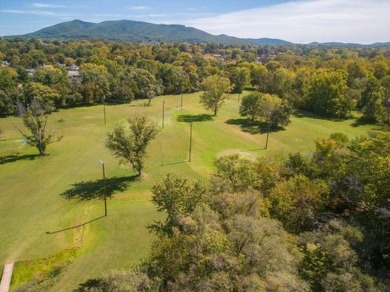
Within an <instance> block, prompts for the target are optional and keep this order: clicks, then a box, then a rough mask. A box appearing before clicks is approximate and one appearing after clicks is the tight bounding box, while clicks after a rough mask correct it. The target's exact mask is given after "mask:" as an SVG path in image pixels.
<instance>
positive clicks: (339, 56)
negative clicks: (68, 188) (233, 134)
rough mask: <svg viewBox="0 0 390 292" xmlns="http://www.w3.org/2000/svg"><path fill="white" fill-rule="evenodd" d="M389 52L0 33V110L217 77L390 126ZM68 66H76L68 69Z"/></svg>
mask: <svg viewBox="0 0 390 292" xmlns="http://www.w3.org/2000/svg"><path fill="white" fill-rule="evenodd" d="M389 56H390V49H389V47H366V46H361V47H328V46H318V45H286V46H253V45H247V46H239V47H238V46H236V47H235V46H223V45H218V44H192V45H190V44H187V43H177V44H170V43H160V44H133V43H122V42H109V41H98V40H96V41H92V40H83V41H62V42H60V41H51V42H50V41H45V42H44V41H41V40H39V39H30V40H23V39H17V38H16V39H4V38H1V39H0V62H1V67H0V115H3V116H5V115H12V114H15V113H16V108H17V103H18V101H19V102H21V103H22V104H24V105H25V106H27V105H28V104H29V103H30V102H31V101H32V100H34V99H39V100H41V101H43V102H45V103H46V104H47V105H50V106H52V107H54V108H61V107H72V106H77V105H92V104H97V103H102V102H104V101H105V102H118V103H122V102H131V101H132V100H134V99H143V98H144V99H148V100H149V103H150V101H151V100H152V98H153V97H154V96H156V95H161V94H180V93H189V92H196V91H200V90H202V89H204V85H205V84H207V78H209V77H210V76H213V75H216V76H219V78H227V79H229V81H230V84H231V85H232V87H231V88H230V92H232V93H239V94H240V93H242V92H243V90H244V89H246V88H252V89H254V90H257V91H259V92H261V93H262V94H270V95H272V96H275V97H277V98H280V99H281V100H282V101H283V104H284V105H288V106H290V107H291V108H293V109H302V110H306V111H309V112H312V113H314V114H317V115H321V116H326V117H332V118H340V119H342V118H347V117H349V116H350V115H351V112H352V111H353V110H358V111H361V112H362V113H363V119H365V120H367V121H370V122H375V123H380V124H389V123H390V58H389ZM71 66H77V67H78V69H77V74H75V75H72V74H69V75H68V70H69V69H70V67H71ZM32 70H34V71H32ZM221 80H224V79H221ZM202 84H203V86H202ZM209 107H210V105H209ZM213 111H215V107H214V109H213Z"/></svg>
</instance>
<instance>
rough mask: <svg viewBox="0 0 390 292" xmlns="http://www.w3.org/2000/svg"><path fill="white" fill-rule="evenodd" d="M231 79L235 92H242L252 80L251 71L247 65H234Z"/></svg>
mask: <svg viewBox="0 0 390 292" xmlns="http://www.w3.org/2000/svg"><path fill="white" fill-rule="evenodd" d="M230 81H231V82H232V84H233V90H232V92H233V93H242V91H243V90H244V87H245V86H247V85H248V84H249V82H250V71H249V69H248V68H246V67H234V68H233V69H232V70H231V72H230Z"/></svg>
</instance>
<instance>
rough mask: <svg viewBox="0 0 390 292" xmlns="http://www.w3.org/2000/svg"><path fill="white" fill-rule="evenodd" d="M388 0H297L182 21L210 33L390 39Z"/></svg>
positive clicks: (301, 38)
mask: <svg viewBox="0 0 390 292" xmlns="http://www.w3.org/2000/svg"><path fill="white" fill-rule="evenodd" d="M389 15H390V1H388V0H370V1H368V0H298V1H291V2H287V3H284V4H278V5H272V6H268V7H262V8H255V9H249V10H243V11H238V12H233V13H228V14H223V15H219V16H213V17H205V18H198V19H192V20H188V21H186V22H185V24H186V25H190V26H193V27H196V28H199V29H202V30H205V31H207V32H210V33H213V34H228V35H232V36H237V37H251V38H260V37H269V38H281V39H285V40H288V41H292V42H297V43H308V42H312V41H320V42H326V41H342V42H358V43H372V42H377V41H390V30H389V27H390V17H389Z"/></svg>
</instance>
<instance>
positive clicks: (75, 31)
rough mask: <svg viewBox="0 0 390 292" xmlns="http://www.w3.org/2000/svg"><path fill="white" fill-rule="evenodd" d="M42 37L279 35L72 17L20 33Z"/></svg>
mask: <svg viewBox="0 0 390 292" xmlns="http://www.w3.org/2000/svg"><path fill="white" fill-rule="evenodd" d="M22 37H27V38H31V37H35V38H46V39H62V40H65V39H107V40H117V41H126V42H188V43H210V42H214V43H222V44H263V45H282V44H288V43H289V42H287V41H284V40H279V39H269V38H261V39H240V38H235V37H231V36H227V35H218V36H216V35H212V34H209V33H207V32H204V31H202V30H199V29H196V28H193V27H186V26H184V25H176V24H175V25H166V24H152V23H147V22H141V21H131V20H118V21H104V22H101V23H91V22H84V21H81V20H73V21H69V22H63V23H59V24H56V25H54V26H50V27H47V28H44V29H41V30H39V31H36V32H33V33H29V34H26V35H23V36H22Z"/></svg>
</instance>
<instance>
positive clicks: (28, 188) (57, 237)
mask: <svg viewBox="0 0 390 292" xmlns="http://www.w3.org/2000/svg"><path fill="white" fill-rule="evenodd" d="M163 100H165V109H166V111H165V123H164V129H161V132H160V133H159V135H158V136H157V138H156V139H155V140H154V141H153V142H152V143H151V145H150V147H149V154H150V156H149V159H148V161H147V166H146V168H145V170H144V176H143V178H142V180H141V181H128V180H127V181H126V182H128V184H127V185H126V188H125V189H118V191H117V192H116V193H115V194H114V195H113V197H112V198H111V199H109V200H108V216H107V217H102V215H103V214H104V208H103V201H101V200H97V199H93V200H81V199H79V198H78V196H75V197H76V198H74V199H68V198H66V197H65V196H64V195H63V193H64V192H68V193H75V192H76V189H75V188H74V185H75V184H79V185H80V184H81V185H82V186H84V187H85V188H86V189H87V190H88V187H92V188H93V186H94V185H96V183H97V182H99V181H100V180H101V179H102V168H101V165H100V163H99V160H103V161H104V162H105V167H106V176H107V179H109V180H111V181H116V182H122V183H123V181H124V180H123V179H121V178H123V177H130V176H132V175H134V172H132V171H130V169H129V168H128V167H127V166H124V165H118V162H117V160H116V159H114V158H113V157H112V156H111V155H110V153H109V152H108V150H107V149H105V147H104V140H105V137H106V134H107V132H109V131H110V130H112V128H113V127H114V126H115V125H118V124H124V123H125V119H126V118H127V117H128V116H130V115H132V114H134V113H142V114H146V115H148V116H149V117H151V118H152V119H153V120H154V121H155V122H156V123H158V124H159V125H161V124H162V119H161V116H162V101H163ZM179 104H180V96H161V97H158V98H155V99H154V100H153V101H152V105H151V106H150V107H145V106H144V101H136V102H134V103H132V104H130V105H129V104H125V105H110V106H106V112H107V125H106V126H104V121H103V106H93V107H80V108H74V109H63V110H60V111H59V112H55V113H53V114H52V115H51V116H50V118H49V124H48V129H49V130H50V131H51V132H52V133H53V134H54V135H55V136H63V138H62V139H61V140H60V141H59V142H55V143H53V144H50V145H49V146H48V148H47V153H48V154H49V155H47V156H45V157H38V156H37V155H36V153H37V150H36V149H34V148H32V147H29V146H27V145H25V144H24V143H23V140H22V137H21V135H20V133H19V132H18V131H17V130H16V129H15V127H14V125H13V124H16V125H18V126H19V127H22V125H21V121H20V119H18V118H16V117H9V118H3V119H0V129H1V130H2V136H1V137H0V139H1V141H0V188H1V189H0V190H1V191H0V214H1V215H0V226H1V227H0V240H1V241H0V264H1V265H2V264H4V263H7V262H11V261H15V262H20V261H31V260H37V263H38V262H39V263H40V264H41V263H42V261H39V260H41V259H44V258H50V257H52V256H54V255H56V254H58V253H61V252H62V251H64V250H67V249H75V250H76V254H77V256H76V257H75V258H74V259H72V262H71V264H69V265H67V266H66V267H65V268H63V270H62V272H61V273H60V275H59V276H58V280H57V281H56V284H55V286H54V287H53V291H71V290H72V289H75V288H77V286H78V284H80V283H82V282H85V281H86V280H87V279H90V278H96V277H100V276H102V274H103V273H104V272H107V271H110V270H111V269H124V268H128V267H130V266H131V265H132V264H134V262H136V261H137V260H139V259H141V258H143V257H146V256H147V255H148V252H149V248H150V244H151V241H152V240H153V235H152V234H150V233H149V232H148V230H147V229H146V226H147V224H149V223H151V222H153V220H156V219H158V218H161V217H162V216H163V214H159V213H157V212H156V210H155V207H154V205H153V204H152V203H151V202H150V191H149V190H150V187H151V186H152V184H153V183H154V182H157V181H159V180H161V178H162V177H163V176H164V175H165V174H167V173H169V172H173V173H176V174H179V175H182V176H185V177H188V178H192V179H207V178H208V176H209V174H210V173H211V172H212V171H213V168H212V162H213V159H214V158H215V157H216V156H218V155H222V154H227V153H234V152H241V153H245V154H246V155H248V156H253V157H256V156H259V155H267V154H270V153H273V154H283V153H288V152H297V151H303V152H310V151H312V150H313V149H314V143H313V141H314V139H315V138H316V137H328V136H329V135H330V134H331V133H333V132H343V133H345V134H346V135H348V136H349V137H350V138H353V137H355V136H360V135H365V134H367V132H368V131H370V130H375V128H374V126H372V125H364V126H354V122H355V121H354V120H346V121H330V120H323V119H318V118H314V117H309V116H302V115H299V116H297V115H296V116H293V117H292V123H291V124H290V125H289V126H287V127H286V129H285V130H282V131H278V132H273V133H271V134H270V140H269V147H268V149H267V150H265V149H264V146H265V137H266V134H264V133H263V134H260V133H257V132H256V133H254V132H253V130H254V129H253V128H251V127H249V126H247V125H246V123H245V121H244V120H243V119H241V118H240V116H239V114H238V107H239V102H238V96H237V95H231V97H230V99H229V100H227V102H226V104H225V105H224V107H223V108H222V109H221V111H220V113H219V114H218V116H217V117H213V116H211V115H210V114H211V113H210V112H208V111H206V110H204V109H203V108H202V107H201V105H200V104H199V93H197V94H188V95H185V96H184V106H185V107H184V109H180V108H178V105H179ZM190 122H193V148H192V161H191V162H188V148H189V132H190ZM29 264H31V262H29ZM19 266H20V268H19V271H18V266H16V268H15V271H14V273H15V275H16V276H15V277H17V276H18V275H22V274H23V273H24V271H23V267H26V266H28V265H23V264H20V265H19ZM24 269H26V268H24ZM26 278H28V277H27V276H26ZM22 281H23V279H22V280H21V279H20V277H19V278H18V282H22ZM14 285H15V281H14Z"/></svg>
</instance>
